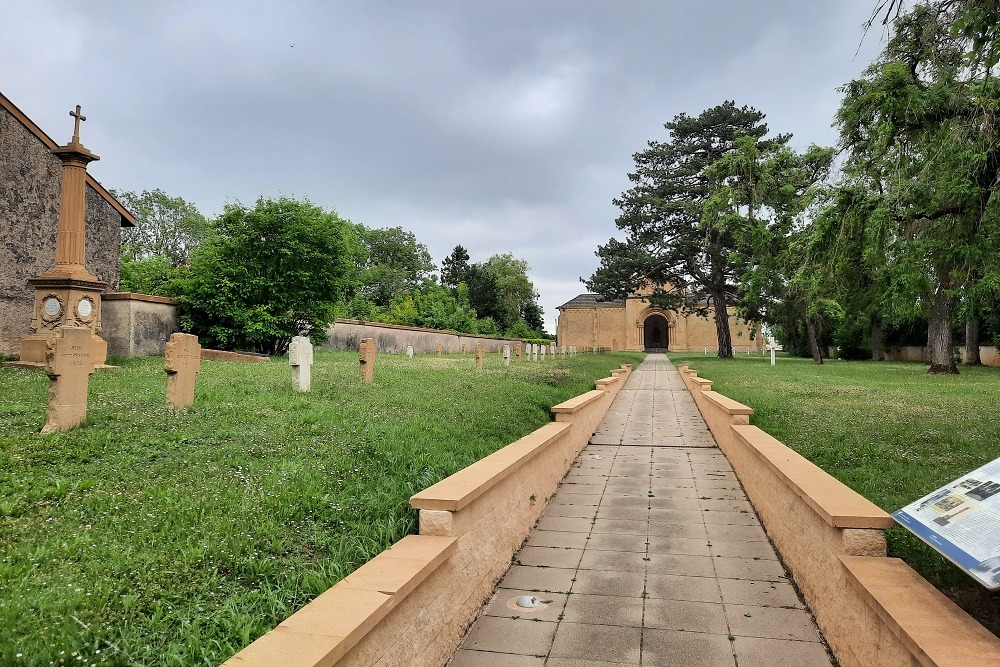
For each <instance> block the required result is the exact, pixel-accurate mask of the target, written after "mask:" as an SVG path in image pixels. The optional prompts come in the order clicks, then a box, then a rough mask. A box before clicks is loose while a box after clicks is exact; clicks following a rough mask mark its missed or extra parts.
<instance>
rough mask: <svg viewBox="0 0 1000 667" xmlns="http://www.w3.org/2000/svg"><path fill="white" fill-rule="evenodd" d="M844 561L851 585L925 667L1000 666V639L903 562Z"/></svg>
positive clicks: (863, 558) (878, 559)
mask: <svg viewBox="0 0 1000 667" xmlns="http://www.w3.org/2000/svg"><path fill="white" fill-rule="evenodd" d="M839 558H840V561H841V563H843V564H844V568H845V569H846V570H847V574H848V581H850V582H851V583H853V584H855V585H856V586H857V588H858V590H859V591H860V593H861V595H862V597H863V598H864V599H865V601H866V602H867V603H868V604H869V606H871V608H872V609H873V610H874V611H875V613H877V614H878V616H879V618H881V619H882V621H883V622H884V623H885V624H886V626H887V627H888V628H889V629H890V630H891V631H892V632H893V634H895V635H896V637H897V638H899V640H900V641H901V642H902V643H903V645H904V646H905V647H906V648H907V649H908V650H909V651H910V653H912V654H913V657H914V658H915V659H916V660H917V661H918V662H919V663H920V664H921V665H923V666H924V667H968V666H969V665H997V664H1000V639H997V638H996V637H995V636H994V635H993V634H992V633H990V631H989V630H987V629H986V628H984V627H983V626H982V625H980V624H979V623H977V622H976V621H975V620H974V619H972V617H970V616H969V615H968V614H966V613H965V612H964V611H962V610H961V609H960V608H959V607H958V605H956V604H955V603H954V602H952V601H951V600H949V599H948V598H947V597H946V596H945V595H944V594H943V593H941V592H940V591H939V590H937V589H936V588H934V587H933V586H931V585H930V584H929V583H927V581H925V580H924V579H923V578H922V577H921V576H920V575H918V574H917V573H916V572H914V571H913V569H912V568H910V566H909V565H907V564H906V563H905V562H903V561H902V560H900V559H899V558H884V557H871V556H839Z"/></svg>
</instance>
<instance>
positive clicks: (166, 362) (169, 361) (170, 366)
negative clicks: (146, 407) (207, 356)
mask: <svg viewBox="0 0 1000 667" xmlns="http://www.w3.org/2000/svg"><path fill="white" fill-rule="evenodd" d="M163 370H165V371H166V372H167V407H171V408H176V409H180V408H186V407H187V406H189V405H191V404H192V403H194V382H195V377H196V376H197V375H198V371H199V370H201V345H199V344H198V337H197V336H194V335H192V334H185V333H175V334H173V335H172V336H170V340H168V341H167V349H166V354H165V355H164V359H163Z"/></svg>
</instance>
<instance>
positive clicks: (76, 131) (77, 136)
mask: <svg viewBox="0 0 1000 667" xmlns="http://www.w3.org/2000/svg"><path fill="white" fill-rule="evenodd" d="M69 115H70V116H73V118H75V119H76V120H75V121H74V123H73V142H74V143H80V121H81V120H87V117H86V116H84V115H83V114H82V113H80V105H79V104H77V105H76V111H70V112H69Z"/></svg>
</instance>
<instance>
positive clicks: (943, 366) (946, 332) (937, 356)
mask: <svg viewBox="0 0 1000 667" xmlns="http://www.w3.org/2000/svg"><path fill="white" fill-rule="evenodd" d="M954 304H955V297H953V296H951V295H950V294H948V293H947V290H946V288H945V287H944V286H939V287H938V288H937V290H936V291H935V293H934V297H933V298H932V299H931V319H930V322H929V324H928V326H927V349H928V352H929V353H930V357H931V367H930V369H929V370H928V371H927V372H928V373H935V374H937V373H949V374H955V375H957V374H958V367H957V366H955V350H954V346H953V345H952V341H951V311H952V307H953V306H954Z"/></svg>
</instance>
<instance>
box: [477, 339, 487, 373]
mask: <svg viewBox="0 0 1000 667" xmlns="http://www.w3.org/2000/svg"><path fill="white" fill-rule="evenodd" d="M484 356H486V346H485V345H483V344H482V343H479V344H478V345H476V370H480V371H481V370H483V357H484Z"/></svg>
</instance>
